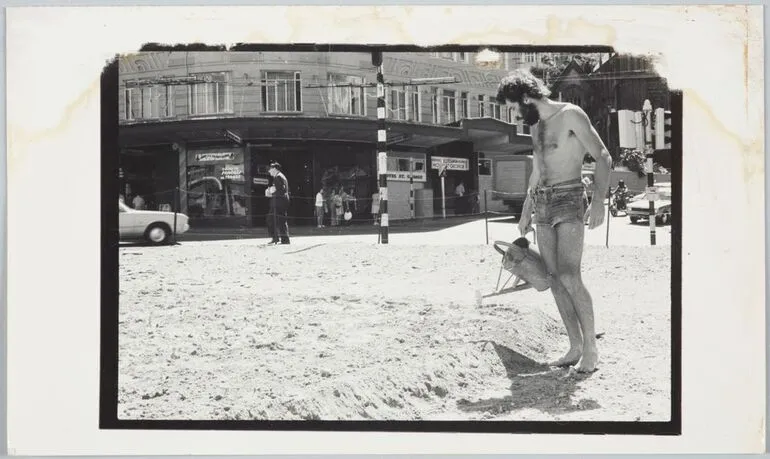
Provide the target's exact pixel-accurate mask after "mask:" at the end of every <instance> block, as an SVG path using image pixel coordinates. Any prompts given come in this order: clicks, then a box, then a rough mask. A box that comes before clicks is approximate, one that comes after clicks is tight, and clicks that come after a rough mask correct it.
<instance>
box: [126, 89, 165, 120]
mask: <svg viewBox="0 0 770 459" xmlns="http://www.w3.org/2000/svg"><path fill="white" fill-rule="evenodd" d="M123 97H124V112H123V118H124V119H125V120H139V119H158V118H167V117H170V116H173V106H174V87H173V86H165V85H151V86H139V87H133V88H126V89H125V90H124V91H123Z"/></svg>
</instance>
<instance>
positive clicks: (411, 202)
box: [409, 158, 414, 220]
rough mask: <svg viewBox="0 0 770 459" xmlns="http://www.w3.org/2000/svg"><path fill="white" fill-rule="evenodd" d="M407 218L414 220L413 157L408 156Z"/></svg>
mask: <svg viewBox="0 0 770 459" xmlns="http://www.w3.org/2000/svg"><path fill="white" fill-rule="evenodd" d="M409 218H411V219H412V220H414V158H409Z"/></svg>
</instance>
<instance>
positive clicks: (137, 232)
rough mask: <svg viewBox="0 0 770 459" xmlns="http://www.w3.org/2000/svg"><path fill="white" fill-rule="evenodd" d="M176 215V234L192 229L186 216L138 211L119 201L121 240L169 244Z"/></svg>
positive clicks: (153, 211)
mask: <svg viewBox="0 0 770 459" xmlns="http://www.w3.org/2000/svg"><path fill="white" fill-rule="evenodd" d="M174 215H176V234H181V233H184V232H186V231H187V230H189V229H190V225H189V223H188V218H187V215H185V214H180V213H178V212H177V213H176V214H175V213H174V212H160V211H155V210H136V209H132V208H130V207H128V206H127V205H126V204H125V203H123V202H121V201H118V220H119V233H120V240H122V241H124V240H134V241H136V240H143V241H146V242H149V243H150V244H154V245H160V244H168V243H169V242H170V241H171V236H172V235H173V233H174V230H173V228H174V227H175V225H174Z"/></svg>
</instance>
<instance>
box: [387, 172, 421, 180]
mask: <svg viewBox="0 0 770 459" xmlns="http://www.w3.org/2000/svg"><path fill="white" fill-rule="evenodd" d="M388 180H393V181H394V182H408V181H409V172H408V171H388ZM425 180H426V179H425V171H419V172H414V181H415V182H424V181H425Z"/></svg>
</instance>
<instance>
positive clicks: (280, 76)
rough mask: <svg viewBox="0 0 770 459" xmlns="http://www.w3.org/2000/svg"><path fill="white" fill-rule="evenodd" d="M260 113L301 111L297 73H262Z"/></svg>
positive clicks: (300, 89)
mask: <svg viewBox="0 0 770 459" xmlns="http://www.w3.org/2000/svg"><path fill="white" fill-rule="evenodd" d="M262 111H265V112H301V111H302V79H301V78H300V73H299V72H262Z"/></svg>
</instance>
